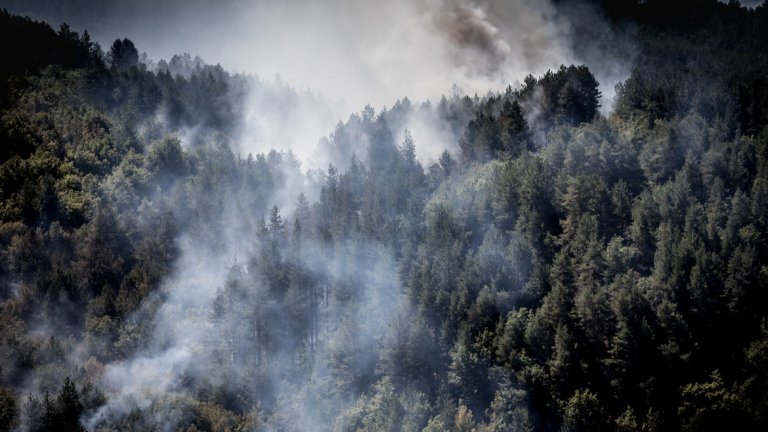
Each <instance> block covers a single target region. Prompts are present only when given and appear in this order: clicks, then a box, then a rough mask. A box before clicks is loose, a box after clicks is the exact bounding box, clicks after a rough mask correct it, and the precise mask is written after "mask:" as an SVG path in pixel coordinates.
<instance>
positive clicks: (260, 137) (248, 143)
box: [0, 0, 634, 167]
mask: <svg viewBox="0 0 768 432" xmlns="http://www.w3.org/2000/svg"><path fill="white" fill-rule="evenodd" d="M89 3H90V2H85V1H81V0H69V1H65V2H58V3H57V4H56V5H55V7H54V6H51V5H50V3H49V2H44V1H42V0H40V1H36V0H32V1H9V0H3V1H0V5H2V6H5V7H8V8H9V9H10V10H11V11H14V12H18V13H27V14H29V15H31V16H32V17H33V18H42V19H47V20H48V21H49V22H54V23H55V22H61V21H66V22H68V23H70V24H71V25H72V26H73V27H74V28H75V29H80V30H82V29H88V30H89V31H90V33H91V34H92V37H93V38H94V39H95V40H97V41H99V42H101V44H102V46H103V47H104V49H105V50H106V49H108V48H109V46H110V45H111V42H112V41H113V40H114V39H115V38H116V37H123V36H125V37H128V38H130V39H132V40H133V41H134V42H135V43H136V45H137V46H138V47H139V49H141V50H146V52H147V54H148V55H149V57H150V58H154V59H160V58H170V57H171V56H173V55H174V54H177V53H179V52H190V53H192V54H193V55H200V56H201V57H202V58H203V59H205V61H207V62H209V63H220V64H221V65H222V66H224V67H225V68H227V69H228V70H235V71H241V72H245V73H248V74H252V75H254V76H256V77H259V78H256V81H257V84H256V85H254V86H253V88H254V91H253V92H252V93H251V97H250V98H249V100H248V101H247V104H246V108H245V112H244V120H245V122H244V123H245V128H244V131H243V137H242V139H241V140H240V147H241V150H242V151H243V152H244V153H248V152H254V153H256V152H266V151H268V150H269V149H270V148H273V147H276V148H282V149H290V150H292V151H293V152H294V153H295V154H296V155H297V156H298V157H299V159H300V160H302V162H304V164H305V167H309V166H313V165H314V166H322V164H323V163H325V162H327V161H325V160H322V159H323V157H322V156H323V155H312V152H313V150H314V148H315V146H316V144H317V142H318V141H319V139H320V138H321V137H323V136H326V135H328V134H329V133H330V132H332V126H333V125H334V124H336V123H337V122H338V121H341V120H345V119H346V118H347V116H348V115H349V113H351V112H357V111H359V110H360V109H362V108H363V107H364V106H365V105H368V104H370V105H371V106H373V107H374V108H375V109H377V110H378V109H381V108H383V107H385V106H390V105H391V104H393V103H394V101H396V100H397V99H400V98H402V97H405V96H407V97H409V98H410V99H411V100H413V101H416V102H423V101H427V100H432V101H436V100H437V99H439V98H440V96H441V95H443V94H445V93H447V92H449V91H450V89H451V87H452V86H453V85H457V86H458V87H460V88H461V89H463V91H465V92H466V93H467V94H470V95H471V94H475V93H477V94H481V95H482V94H485V93H486V92H488V91H489V90H494V91H500V90H502V89H504V88H505V87H506V86H507V85H509V84H514V83H516V82H520V81H522V79H523V77H525V76H526V75H527V74H529V73H530V74H534V75H536V74H541V73H543V72H545V71H546V70H548V69H555V68H557V67H559V66H560V65H561V64H566V65H567V64H578V63H586V64H587V66H589V67H590V68H591V69H592V71H593V72H594V73H595V74H596V76H597V78H598V81H599V82H600V83H601V91H602V93H603V95H604V96H605V98H604V101H603V111H604V112H609V111H610V109H611V107H612V98H613V94H614V90H613V89H614V86H615V85H616V84H617V83H618V82H621V81H622V80H623V79H625V78H626V76H628V73H629V71H630V68H631V64H632V58H633V55H634V54H633V53H634V49H633V47H632V42H631V35H629V36H627V33H626V31H625V30H624V29H621V30H618V29H615V28H613V27H611V25H609V24H608V23H607V22H606V21H605V20H603V19H601V18H600V14H599V12H598V11H597V10H595V9H594V8H590V7H588V6H587V5H585V4H584V3H583V2H578V4H577V5H576V6H573V5H572V3H569V2H565V3H564V4H559V5H558V6H557V7H556V6H555V5H554V4H553V3H552V2H551V1H549V0H547V1H532V0H515V1H504V0H394V1H389V2H377V3H373V2H360V1H355V0H316V1H308V0H292V1H276V0H261V1H245V0H226V1H220V2H211V1H205V0H196V1H168V2H162V3H157V2H153V1H148V0H138V1H133V2H122V1H114V0H113V1H104V2H98V4H97V5H95V6H94V5H90V4H89ZM265 79H266V81H263V80H265ZM260 80H262V81H260ZM270 81H272V82H274V83H278V85H277V86H276V88H278V89H280V88H283V90H285V88H284V86H288V87H289V88H290V89H291V91H292V92H293V93H294V94H293V95H290V97H282V98H280V99H276V98H275V97H274V96H276V95H275V94H271V95H270V94H265V92H264V91H263V90H264V85H263V84H264V83H265V82H270ZM283 83H285V84H283ZM283 93H285V92H283ZM283 96H286V95H285V94H283ZM276 112H277V113H278V114H279V115H278V114H276ZM299 122H300V123H301V126H300V127H297V126H296V124H297V123H299ZM413 132H414V135H419V134H422V132H420V131H413ZM430 134H431V135H435V134H434V133H430ZM446 146H449V145H448V144H446ZM430 153H433V152H430Z"/></svg>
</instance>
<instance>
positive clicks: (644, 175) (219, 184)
mask: <svg viewBox="0 0 768 432" xmlns="http://www.w3.org/2000/svg"><path fill="white" fill-rule="evenodd" d="M599 3H600V4H603V5H604V6H605V7H606V13H607V17H608V19H628V20H631V21H633V22H634V23H635V25H636V26H637V27H636V38H637V43H638V47H637V49H638V50H639V52H640V55H638V56H637V61H636V62H635V63H633V70H632V72H631V75H630V76H629V77H628V79H626V80H625V81H623V82H622V83H620V84H619V85H618V87H617V95H616V99H615V101H614V107H613V111H612V112H611V113H610V114H606V115H607V117H604V116H602V115H601V114H600V113H599V112H598V109H599V108H600V104H601V100H600V97H601V96H600V92H599V90H598V83H597V81H596V79H595V77H594V75H593V74H592V72H590V71H589V69H587V68H586V67H585V66H562V67H560V68H559V69H558V70H556V71H548V72H546V73H545V74H544V75H542V76H540V77H534V76H528V77H527V78H526V79H525V80H524V82H523V84H522V85H520V86H519V87H518V88H516V89H514V90H513V89H512V87H509V88H508V90H507V91H506V92H503V93H501V94H493V93H489V94H488V95H487V96H485V97H483V98H480V97H474V98H472V97H469V96H464V95H462V94H461V93H460V92H459V91H458V90H455V91H454V93H453V94H452V95H450V96H449V97H444V98H442V100H441V101H440V102H439V103H438V104H436V105H435V107H434V108H432V107H431V105H424V107H423V108H420V109H424V110H425V112H427V113H429V114H432V115H434V116H435V117H436V118H438V119H439V121H441V122H443V125H444V126H445V128H446V129H447V130H450V132H452V133H454V135H455V136H458V137H460V139H459V140H458V145H459V148H460V152H458V153H454V154H452V153H451V152H449V151H447V150H446V151H444V152H443V153H442V154H441V155H440V156H439V159H438V160H437V161H436V162H435V163H433V164H432V165H431V166H429V167H427V169H426V172H425V167H424V166H422V165H421V162H420V161H419V160H418V158H417V154H419V152H418V151H417V149H419V146H420V145H421V143H419V142H416V141H415V140H414V139H413V136H412V135H411V134H410V132H409V131H407V130H405V125H406V124H408V122H407V121H406V119H407V118H408V116H409V115H412V114H413V112H414V110H416V109H417V108H416V106H415V105H414V106H412V105H411V102H410V101H408V100H407V99H404V100H402V101H398V102H397V103H396V104H395V105H394V106H393V107H392V109H390V110H383V111H382V112H380V113H376V112H375V111H374V110H373V108H371V107H370V106H369V107H366V108H365V109H364V110H363V111H362V112H361V113H359V114H354V115H352V116H351V117H350V119H349V121H347V122H346V123H340V124H339V125H338V126H337V127H336V129H335V130H334V132H333V134H331V136H329V138H328V139H326V140H325V141H324V143H323V144H322V145H323V148H324V149H325V150H328V151H329V153H330V154H331V155H332V156H333V157H334V159H333V160H334V163H337V164H338V165H330V166H329V167H328V168H327V170H325V171H313V170H309V171H308V172H307V173H306V174H305V173H302V172H301V166H300V164H299V163H298V161H297V160H296V157H295V156H294V155H293V154H291V153H290V152H287V153H286V152H278V151H275V150H273V151H271V152H269V153H266V154H258V155H251V156H240V155H237V154H236V153H235V151H234V149H233V148H232V147H230V145H229V142H230V140H231V137H230V134H231V133H232V131H234V130H236V129H235V127H237V126H239V125H238V124H237V122H238V121H239V120H238V119H239V118H240V113H241V111H242V106H243V105H242V102H243V100H244V98H245V94H246V91H247V90H246V83H250V82H251V81H248V80H246V79H245V78H244V77H241V76H239V75H230V74H229V73H227V72H226V71H224V70H223V69H222V68H221V67H220V66H210V65H205V64H204V63H203V62H202V61H201V60H199V59H192V58H191V57H190V56H189V55H184V56H177V57H174V58H173V59H171V60H170V62H169V63H168V62H160V63H159V64H158V66H157V69H156V70H153V69H152V68H150V67H148V66H147V65H145V64H143V63H142V62H141V61H140V59H139V56H138V50H137V48H136V47H135V46H134V44H133V43H132V42H131V41H130V40H128V39H118V40H117V41H115V43H114V44H112V46H111V48H110V50H109V52H108V53H107V54H106V57H105V56H104V54H102V53H101V52H100V49H99V48H98V46H97V45H96V44H94V43H93V42H92V41H90V36H88V35H87V34H85V33H84V34H83V35H79V34H77V33H75V32H73V31H71V30H70V29H69V28H68V27H66V26H62V28H61V30H60V31H58V32H56V31H53V30H52V29H50V28H49V27H48V26H47V25H44V24H41V23H35V22H33V21H31V20H29V19H22V18H19V17H14V16H12V15H10V14H8V13H7V12H5V11H2V12H0V36H2V37H0V48H1V50H0V51H2V52H3V53H4V55H5V56H6V57H8V58H9V59H10V60H12V61H6V62H3V63H2V65H0V143H1V144H2V146H0V147H2V148H0V276H1V280H2V282H3V284H4V287H5V288H4V289H3V290H2V292H0V317H2V319H0V431H3V430H13V429H15V428H21V427H23V428H27V429H29V430H82V429H83V427H84V426H83V425H82V424H81V421H82V418H83V415H90V414H92V413H93V412H95V411H96V410H97V409H98V408H99V407H101V406H102V405H103V404H104V403H105V402H106V400H107V399H106V398H109V397H114V395H103V394H101V393H100V391H99V390H98V389H97V388H94V387H93V386H92V385H91V384H89V380H91V379H94V378H98V377H99V376H100V373H101V372H100V371H101V369H102V368H103V366H102V365H103V364H104V363H111V362H115V361H120V360H125V359H130V358H132V357H133V356H135V355H137V353H142V352H144V350H145V349H146V348H147V346H146V345H147V341H148V340H149V339H151V338H153V337H156V334H157V333H158V328H157V327H156V326H157V325H158V323H157V322H155V321H154V319H155V318H156V316H157V315H156V314H157V311H158V310H159V309H160V308H161V307H163V302H164V300H165V299H166V298H167V297H166V296H168V294H169V291H168V290H169V289H170V288H167V286H166V285H163V283H164V282H165V281H169V280H171V279H173V278H174V277H178V278H183V277H184V276H186V275H179V274H178V269H177V268H176V264H177V263H178V261H177V258H178V257H179V255H180V253H181V251H182V250H192V251H194V252H193V253H195V252H199V253H200V254H201V256H207V255H206V254H209V255H217V254H221V253H223V251H228V250H229V249H228V248H227V247H226V243H227V242H237V248H238V250H243V251H251V250H252V251H253V253H250V254H249V255H248V256H247V259H246V261H245V262H243V263H234V264H232V266H231V268H230V269H229V271H228V276H227V278H226V280H225V281H224V282H223V283H222V286H221V287H220V289H219V291H218V294H217V295H216V296H215V298H214V299H212V302H211V305H210V310H204V308H202V309H201V310H189V311H184V312H183V313H184V314H187V315H185V317H184V319H188V320H199V321H201V322H204V325H205V328H206V329H207V330H210V332H211V333H210V335H208V336H209V338H208V339H206V340H204V341H203V342H200V344H199V346H198V345H196V346H194V347H192V348H191V351H192V352H193V353H194V355H195V356H196V357H195V358H196V359H199V360H200V361H201V362H204V363H205V364H201V365H196V366H197V367H200V370H201V371H202V370H204V371H208V372H210V374H202V373H201V374H192V375H194V376H191V377H188V376H185V375H184V374H183V373H184V372H187V371H180V373H182V377H183V379H180V380H179V381H180V382H182V383H183V384H182V385H180V386H179V388H178V389H175V391H177V392H178V393H174V394H168V395H161V397H157V398H155V399H153V400H152V401H150V402H148V403H147V404H143V405H141V406H139V405H136V406H131V405H130V403H128V404H127V405H128V406H126V408H125V413H122V414H120V415H117V417H118V418H119V420H115V423H114V424H104V425H102V426H103V427H104V428H105V429H133V430H145V429H153V428H161V427H162V428H171V429H177V428H189V430H196V429H198V430H238V429H239V430H252V429H255V428H257V427H263V428H265V429H274V430H295V429H301V428H304V429H307V427H308V426H307V425H309V428H316V429H318V430H330V429H336V430H351V431H358V430H370V431H380V430H393V431H394V430H413V431H418V430H426V431H447V430H466V431H470V430H476V431H481V430H492V431H505V430H521V431H529V430H558V429H559V430H563V431H580V430H590V431H594V430H598V431H599V430H613V429H616V430H621V431H640V430H647V431H657V430H685V431H700V430H722V429H725V428H729V427H737V426H740V427H743V428H744V429H746V430H762V429H765V425H766V424H768V397H766V394H768V374H767V373H766V370H768V294H766V293H768V258H767V257H768V250H766V244H768V243H767V242H766V240H767V239H768V235H767V234H766V230H768V216H766V215H768V124H766V122H767V121H768V117H766V113H768V106H766V103H767V102H766V101H767V100H768V99H766V94H768V92H766V88H768V86H766V80H765V77H764V71H765V70H766V67H768V60H767V59H766V56H765V53H764V47H765V46H766V45H765V42H766V40H767V38H766V35H765V33H766V32H765V28H766V27H765V25H764V22H765V14H766V8H765V7H762V8H759V9H757V10H754V11H747V10H746V9H741V8H739V7H737V5H736V4H735V3H732V4H730V5H726V4H721V3H720V2H715V1H707V2H702V5H697V7H690V5H689V4H688V3H689V2H688V3H686V2H679V1H675V2H661V1H646V2H614V3H616V5H608V3H611V2H599ZM665 5H666V6H665ZM746 35H749V37H747V36H746ZM105 60H106V62H107V63H108V65H109V67H107V66H106V64H105ZM603 103H605V102H603ZM429 110H432V111H429ZM189 130H195V131H197V132H195V133H191V134H188V133H185V132H188V131H189ZM401 134H402V135H401ZM355 151H357V152H358V153H356V154H357V156H352V157H349V156H350V155H352V154H355ZM341 156H343V158H342V157H341ZM286 195H287V196H288V198H285V196H286ZM278 204H279V207H278ZM294 208H295V210H294ZM232 215H235V217H232ZM233 220H237V222H235V225H236V226H230V225H231V221H233ZM182 239H183V240H182ZM182 242H183V243H182ZM371 245H375V246H376V247H375V248H374V247H371ZM183 247H184V248H186V249H182V248H183ZM208 249H210V250H208ZM378 249H381V250H378ZM244 253H246V252H244ZM203 261H205V260H201V262H200V265H201V266H203V265H209V263H207V262H203ZM393 269H394V270H393ZM369 285H370V286H369ZM390 303H397V304H396V305H392V304H390ZM371 305H373V306H371ZM361 308H362V309H361ZM382 311H387V313H383V312H382ZM382 315H385V316H382ZM41 323H44V324H45V325H41ZM159 324H160V325H161V324H162V323H159ZM48 333H52V334H55V335H56V336H55V337H53V336H51V335H50V334H48ZM42 335H45V336H42ZM161 342H166V341H161ZM85 358H90V359H91V360H87V361H85V362H84V361H83V359H85ZM200 375H205V376H200ZM62 377H67V378H65V379H62ZM70 377H71V379H70ZM169 379H171V378H169ZM28 389H31V391H33V394H30V395H29V396H27V395H26V394H27V391H28ZM339 407H346V408H343V409H341V408H339ZM157 413H171V414H172V415H173V419H174V422H176V423H173V422H171V423H172V424H165V423H163V420H158V419H159V418H162V417H154V416H153V414H157ZM121 416H122V417H121ZM318 419H319V420H318Z"/></svg>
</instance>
